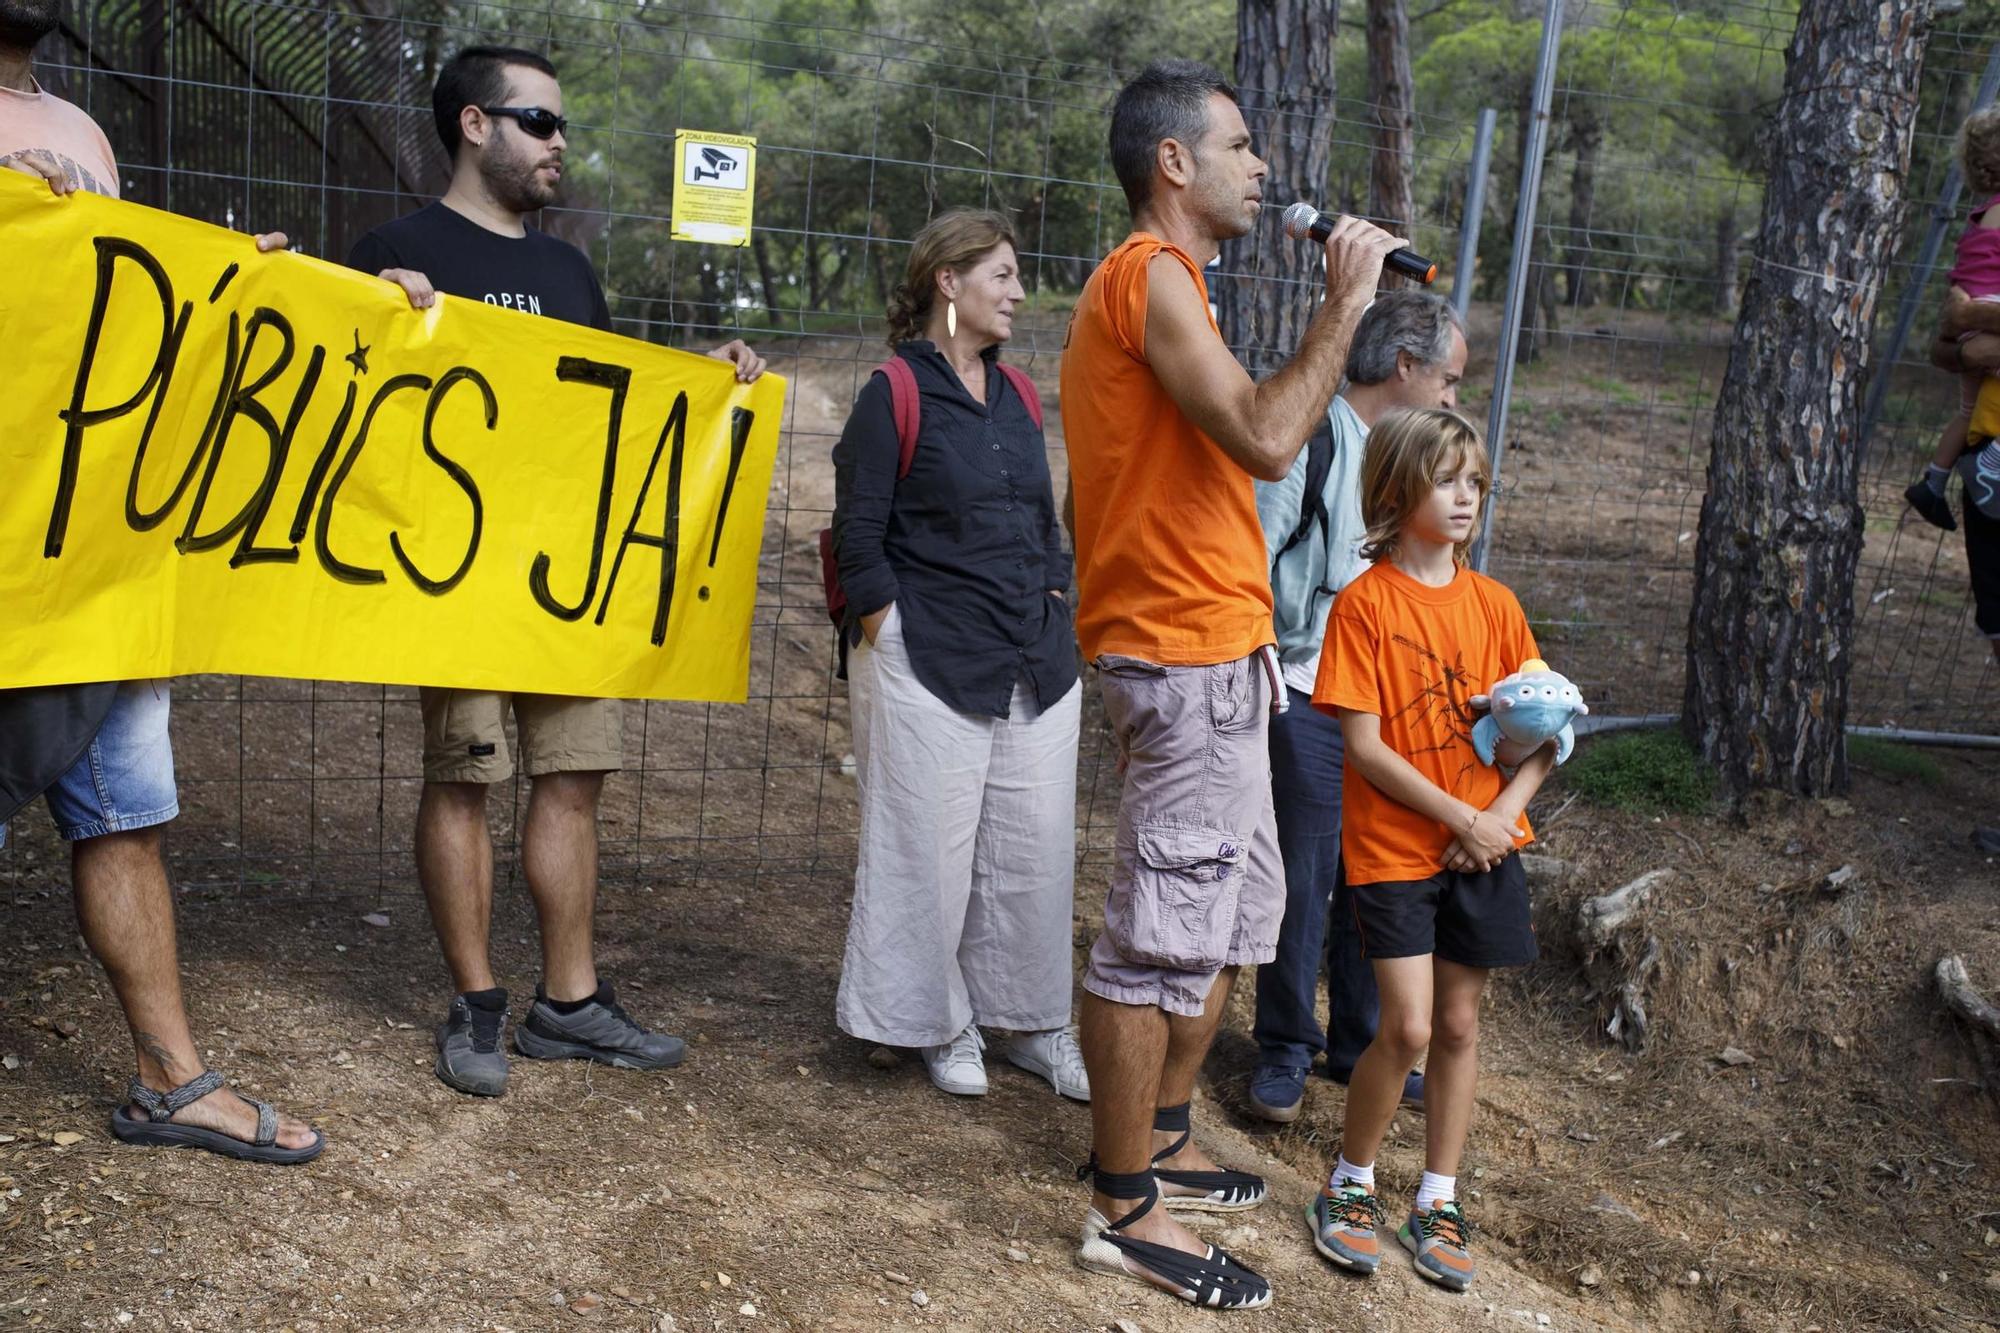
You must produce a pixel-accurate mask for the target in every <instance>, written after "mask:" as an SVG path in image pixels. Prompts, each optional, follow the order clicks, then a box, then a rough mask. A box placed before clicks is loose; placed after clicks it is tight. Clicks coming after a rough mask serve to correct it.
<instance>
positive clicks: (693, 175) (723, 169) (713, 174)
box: [687, 146, 743, 188]
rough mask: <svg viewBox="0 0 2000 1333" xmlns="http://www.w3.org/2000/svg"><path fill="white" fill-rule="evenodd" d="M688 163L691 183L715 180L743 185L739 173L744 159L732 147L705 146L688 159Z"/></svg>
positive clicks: (723, 183) (724, 183) (727, 183)
mask: <svg viewBox="0 0 2000 1333" xmlns="http://www.w3.org/2000/svg"><path fill="white" fill-rule="evenodd" d="M687 165H688V183H689V184H691V185H699V184H701V183H702V182H703V181H715V182H716V183H718V184H722V185H735V186H738V187H739V188H740V187H741V184H742V177H741V176H739V175H737V173H738V172H740V171H742V170H743V159H742V158H741V157H739V156H738V155H737V153H736V152H735V151H734V150H732V149H728V148H716V147H713V146H704V147H703V148H701V149H700V150H699V151H698V152H697V153H696V154H695V155H694V156H692V157H690V158H689V159H688V164H687Z"/></svg>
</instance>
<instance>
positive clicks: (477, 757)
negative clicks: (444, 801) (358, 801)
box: [418, 687, 625, 782]
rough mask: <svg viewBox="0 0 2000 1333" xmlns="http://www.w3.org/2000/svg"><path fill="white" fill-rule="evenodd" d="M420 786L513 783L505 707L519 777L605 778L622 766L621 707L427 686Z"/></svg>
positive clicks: (596, 701) (615, 703) (423, 693)
mask: <svg viewBox="0 0 2000 1333" xmlns="http://www.w3.org/2000/svg"><path fill="white" fill-rule="evenodd" d="M418 693H419V695H420V697H421V698H422V699H423V708H424V781H426V782H505V781H506V780H507V779H508V778H510V777H513V776H514V758H513V756H512V755H511V754H509V753H508V750H507V705H508V704H509V703H510V702H511V703H512V704H513V706H514V726H515V729H516V730H517V731H518V732H519V733H520V739H521V771H522V772H524V773H526V774H527V775H528V776H529V777H531V778H534V777H540V776H541V775H542V774H544V773H605V772H610V771H612V770H614V769H619V768H623V767H624V766H625V706H624V703H623V702H622V701H621V700H618V699H578V698H575V697H573V696H570V695H566V694H497V693H494V692H493V691H491V690H448V689H435V688H431V687H426V688H424V689H422V690H420V691H419V692H418Z"/></svg>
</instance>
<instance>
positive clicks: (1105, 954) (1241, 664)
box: [1083, 655, 1285, 1017]
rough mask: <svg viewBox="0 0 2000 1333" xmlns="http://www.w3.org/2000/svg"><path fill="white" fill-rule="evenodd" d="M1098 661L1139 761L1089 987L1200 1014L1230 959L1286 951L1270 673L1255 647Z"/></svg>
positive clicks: (1131, 760)
mask: <svg viewBox="0 0 2000 1333" xmlns="http://www.w3.org/2000/svg"><path fill="white" fill-rule="evenodd" d="M1095 665H1096V667H1097V670H1098V681H1099V684H1100V686H1101V687H1102V689H1103V693H1104V712H1105V715H1106V716H1107V717H1108V718H1109V719H1110V721H1111V726H1112V729H1113V731H1114V732H1115V734H1116V735H1117V737H1118V743H1119V748H1120V750H1121V751H1123V752H1124V753H1125V754H1126V755H1127V756H1128V764H1127V767H1126V770H1125V786H1124V790H1123V792H1122V794H1121V797H1120V800H1119V804H1118V835H1117V860H1116V863H1115V865H1114V866H1113V868H1112V872H1111V887H1110V890H1109V892H1108V893H1107V894H1106V895H1105V899H1104V930H1103V933H1101V934H1100V935H1099V936H1098V937H1097V942H1096V943H1095V944H1093V945H1092V946H1091V950H1090V958H1089V961H1088V962H1087V963H1086V964H1085V965H1084V973H1083V987H1084V989H1085V990H1087V991H1089V992H1090V993H1091V994H1093V995H1099V996H1102V997H1103V998H1105V999H1107V1000H1112V1001H1115V1002H1117V1003H1119V1004H1143V1005H1157V1006H1159V1007H1160V1008H1161V1009H1164V1010H1166V1011H1167V1012H1168V1013H1170V1014H1182V1015H1185V1016H1188V1017H1193V1016H1195V1015H1198V1014H1200V1013H1201V1012H1202V1008H1203V1006H1204V1005H1206V1004H1207V1002H1208V993H1209V991H1210V989H1211V988H1212V987H1213V986H1214V984H1215V977H1216V974H1217V973H1219V972H1220V971H1221V970H1222V969H1223V968H1225V967H1236V966H1239V965H1241V964H1244V963H1267V962H1269V961H1271V959H1272V958H1274V957H1276V956H1277V951H1278V926H1279V924H1280V923H1281V922H1282V921H1283V919H1284V915H1285V863H1284V860H1283V858H1282V857H1281V856H1280V855H1279V852H1278V820H1277V815H1276V813H1275V812H1274V810H1273V809H1272V805H1271V752H1270V746H1269V740H1268V737H1269V732H1270V722H1271V686H1270V684H1269V678H1268V676H1267V675H1266V673H1265V671H1264V669H1263V667H1262V665H1261V664H1260V662H1259V660H1258V658H1257V657H1255V656H1254V655H1253V656H1251V657H1246V658H1243V659H1242V660H1240V661H1235V662H1224V663H1222V664H1220V665H1217V666H1195V667H1179V666H1160V665H1158V664H1157V663H1153V662H1143V661H1140V660H1139V659H1137V658H1133V657H1113V656H1107V657H1101V658H1099V659H1098V660H1097V662H1096V664H1095Z"/></svg>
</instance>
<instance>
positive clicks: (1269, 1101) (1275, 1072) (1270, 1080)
mask: <svg viewBox="0 0 2000 1333" xmlns="http://www.w3.org/2000/svg"><path fill="white" fill-rule="evenodd" d="M1305 1100H1306V1071H1305V1070H1304V1069H1303V1068H1301V1067H1300V1066H1298V1065H1258V1066H1257V1070H1256V1072H1255V1073H1253V1074H1251V1075H1250V1110H1251V1112H1252V1113H1253V1114H1255V1115H1259V1116H1262V1117H1263V1118H1264V1119H1266V1120H1268V1121H1270V1122H1271V1123H1272V1124H1274V1125H1289V1124H1291V1123H1292V1121H1294V1120H1297V1119H1298V1118H1299V1108H1300V1107H1302V1106H1304V1105H1305Z"/></svg>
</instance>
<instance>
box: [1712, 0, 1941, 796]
mask: <svg viewBox="0 0 2000 1333" xmlns="http://www.w3.org/2000/svg"><path fill="white" fill-rule="evenodd" d="M1930 18H1931V0H1867V2H1866V3H1864V2H1863V0H1804V3H1803V4H1802V5H1801V7H1800V11H1799V20H1798V27H1797V29H1796V31H1795V32H1794V33H1793V36H1792V43H1791V47H1790V49H1789V50H1788V51H1787V52H1786V57H1785V63H1786V69H1785V93H1784V97H1783V99H1782V100H1781V102H1780V104H1779V106H1778V110H1777V114H1776V116H1775V117H1774V118H1773V121H1772V126H1771V145H1772V149H1771V153H1772V161H1771V169H1770V172H1769V182H1770V184H1769V187H1768V189H1767V191H1766V193H1765V196H1764V208H1763V218H1762V221H1761V222H1760V224H1759V226H1758V229H1757V241H1756V250H1755V252H1754V253H1755V255H1756V258H1757V262H1756V264H1755V265H1754V266H1753V268H1752V271H1751V276H1750V279H1749V281H1748V283H1747V284H1745V286H1744V290H1743V308H1742V313H1741V314H1740V315H1739V316H1738V318H1737V322H1736V338H1735V343H1734V345H1733V346H1732V348H1731V350H1730V356H1729V369H1728V371H1727V372H1726V373H1725V375H1724V377H1723V383H1722V393H1721V397H1720V399H1719V400H1718V401H1717V403H1716V407H1715V427H1714V440H1713V449H1712V452H1711V455H1710V458H1709V465H1708V494H1707V498H1706V499H1704V500H1703V502H1702V507H1701V530H1700V537H1699V539H1698V541H1697V543H1696V547H1695V589H1694V606H1693V610H1692V612H1691V614H1690V616H1689V624H1688V670H1687V693H1686V701H1685V707H1684V714H1683V715H1684V719H1685V725H1686V727H1687V731H1688V734H1689V736H1690V738H1691V739H1692V740H1693V741H1694V742H1695V743H1696V744H1697V745H1698V746H1699V747H1700V749H1701V752H1702V754H1703V755H1704V757H1706V758H1707V759H1708V760H1709V761H1710V762H1711V763H1713V764H1714V765H1715V766H1716V768H1717V769H1718V771H1719V772H1720V775H1721V777H1722V780H1723V783H1724V785H1725V787H1726V788H1727V789H1728V791H1729V792H1730V793H1731V794H1732V795H1733V796H1740V795H1741V794H1742V793H1743V792H1745V791H1747V790H1748V789H1750V788H1753V787H1768V788H1776V789H1779V790H1782V791H1788V792H1793V793H1796V794H1799V795H1820V794H1825V793H1829V792H1839V791H1843V790H1845V789H1846V786H1847V761H1846V753H1845V747H1844V745H1843V743H1842V738H1843V727H1844V725H1845V723H1846V721H1847V687H1848V670H1849V650H1850V647H1851V644H1852V640H1853V631H1854V571H1855V565H1856V562H1857V560H1858V559H1859V557H1860V554H1861V538H1862V511H1861V506H1860V504H1859V502H1858V499H1857V488H1858V482H1859V469H1860V452H1859V449H1858V447H1857V440H1856V437H1855V428H1856V426H1857V424H1858V423H1859V421H1860V418H1861V411H1860V408H1861V396H1862V391H1863V389H1864V388H1865V380H1866V374H1865V371H1866V368H1867V365H1868V356H1869V334H1870V330H1871V329H1872V327H1873V325H1874V322H1875V303H1876V298H1877V297H1878V296H1879V295H1880V293H1881V289H1882V279H1883V276H1884V274H1885V273H1886V272H1887V270H1888V266H1889V263H1890V261H1891V259H1893V258H1894V256H1895V253H1896V241H1897V238H1898V236H1899V235H1900V229H1901V224H1902V218H1903V207H1904V187H1905V186H1906V184H1907V181H1908V168H1909V161H1910V145H1911V142H1912V138H1913V135H1914V129H1915V122H1916V116H1917V88H1918V79H1919V76H1920V74H1921V72H1922V68H1923V58H1924V45H1925V42H1926V40H1927V39H1928V37H1929V23H1930Z"/></svg>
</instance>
